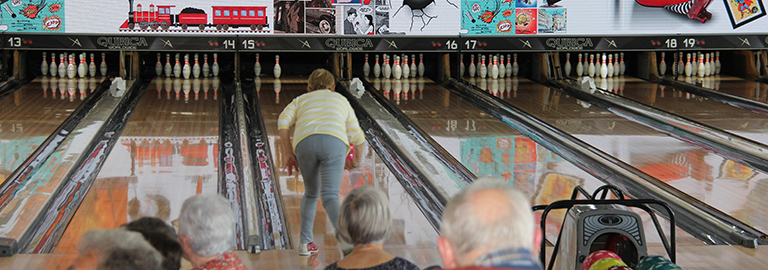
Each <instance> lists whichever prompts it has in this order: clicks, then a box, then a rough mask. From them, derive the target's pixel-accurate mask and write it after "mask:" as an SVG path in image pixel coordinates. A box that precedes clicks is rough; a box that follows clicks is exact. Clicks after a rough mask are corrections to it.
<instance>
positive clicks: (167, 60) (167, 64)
mask: <svg viewBox="0 0 768 270" xmlns="http://www.w3.org/2000/svg"><path fill="white" fill-rule="evenodd" d="M164 71H165V77H171V76H172V75H171V72H173V67H171V54H170V53H166V54H165V70H164Z"/></svg>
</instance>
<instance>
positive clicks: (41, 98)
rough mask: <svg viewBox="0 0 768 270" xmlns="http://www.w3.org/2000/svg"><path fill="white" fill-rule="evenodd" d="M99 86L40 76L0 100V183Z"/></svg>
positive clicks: (81, 81)
mask: <svg viewBox="0 0 768 270" xmlns="http://www.w3.org/2000/svg"><path fill="white" fill-rule="evenodd" d="M98 83H99V81H97V80H94V79H60V78H49V77H41V78H37V79H35V80H33V81H31V82H29V83H27V84H26V85H24V86H22V87H21V88H19V89H17V90H16V91H14V92H13V93H10V94H9V95H8V96H6V97H4V98H2V99H0V182H2V181H5V179H6V178H7V177H8V176H9V175H10V174H11V173H13V171H14V170H16V168H18V167H19V166H20V165H21V164H22V163H23V162H24V161H25V160H26V159H27V158H28V157H29V156H30V155H31V154H32V152H34V151H35V149H37V148H38V147H39V146H40V144H41V143H43V141H45V139H46V138H47V137H48V136H50V135H51V133H53V132H54V131H56V129H57V128H58V127H59V125H61V123H63V122H64V120H66V119H67V117H69V115H71V114H72V113H73V112H74V111H75V109H77V107H78V106H80V104H81V103H82V102H83V100H84V99H85V97H87V96H88V95H89V94H90V93H91V92H92V91H93V90H94V89H95V88H96V87H97V85H98Z"/></svg>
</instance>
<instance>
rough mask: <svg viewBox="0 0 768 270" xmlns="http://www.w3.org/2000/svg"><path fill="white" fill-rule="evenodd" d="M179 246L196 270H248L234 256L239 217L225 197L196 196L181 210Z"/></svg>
mask: <svg viewBox="0 0 768 270" xmlns="http://www.w3.org/2000/svg"><path fill="white" fill-rule="evenodd" d="M178 224H179V232H178V236H179V244H181V249H182V250H183V251H184V255H183V256H184V259H187V260H188V261H189V262H190V263H192V266H193V268H192V270H203V269H207V270H219V269H234V270H245V269H246V268H245V265H243V263H242V262H241V261H240V258H238V257H237V255H235V253H234V252H232V248H233V247H234V241H235V214H234V213H233V212H232V208H231V207H230V205H229V202H227V200H226V199H224V197H221V196H219V195H213V194H211V195H195V196H192V197H189V198H188V199H186V200H185V201H184V204H182V206H181V214H179V223H178Z"/></svg>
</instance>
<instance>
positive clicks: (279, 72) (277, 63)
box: [272, 55, 283, 79]
mask: <svg viewBox="0 0 768 270" xmlns="http://www.w3.org/2000/svg"><path fill="white" fill-rule="evenodd" d="M272 73H274V74H275V79H279V78H280V75H282V74H283V69H282V68H281V67H280V56H279V55H275V67H274V68H273V69H272Z"/></svg>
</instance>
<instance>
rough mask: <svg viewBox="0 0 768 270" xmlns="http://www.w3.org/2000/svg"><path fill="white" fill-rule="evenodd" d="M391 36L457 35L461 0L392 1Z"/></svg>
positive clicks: (390, 3) (390, 4) (390, 2)
mask: <svg viewBox="0 0 768 270" xmlns="http://www.w3.org/2000/svg"><path fill="white" fill-rule="evenodd" d="M388 2H389V6H390V13H389V14H390V15H389V18H390V27H389V34H401V35H402V34H405V35H456V34H458V33H459V27H460V26H461V22H460V20H459V18H460V12H461V8H460V7H459V5H460V4H461V2H460V0H392V1H388Z"/></svg>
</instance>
